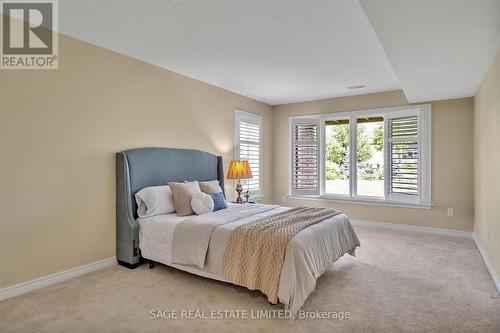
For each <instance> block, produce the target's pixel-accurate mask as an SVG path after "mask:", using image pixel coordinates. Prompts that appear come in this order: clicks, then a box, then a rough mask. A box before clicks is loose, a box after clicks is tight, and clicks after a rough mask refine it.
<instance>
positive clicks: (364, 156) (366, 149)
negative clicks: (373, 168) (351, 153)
mask: <svg viewBox="0 0 500 333" xmlns="http://www.w3.org/2000/svg"><path fill="white" fill-rule="evenodd" d="M370 144H371V142H370V138H369V137H368V135H366V132H365V128H364V127H363V126H359V127H358V152H357V153H358V154H357V155H358V157H357V161H358V163H363V162H366V161H368V160H370V158H372V155H373V153H372V147H371V145H370Z"/></svg>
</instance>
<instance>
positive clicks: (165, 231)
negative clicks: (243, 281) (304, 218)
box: [138, 205, 359, 313]
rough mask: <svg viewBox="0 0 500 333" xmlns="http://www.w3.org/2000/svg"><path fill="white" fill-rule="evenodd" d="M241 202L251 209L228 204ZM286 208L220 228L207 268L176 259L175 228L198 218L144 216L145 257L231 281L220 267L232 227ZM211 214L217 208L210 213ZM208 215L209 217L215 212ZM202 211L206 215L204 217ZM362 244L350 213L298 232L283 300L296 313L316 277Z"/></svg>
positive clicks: (141, 227)
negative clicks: (173, 253)
mask: <svg viewBox="0 0 500 333" xmlns="http://www.w3.org/2000/svg"><path fill="white" fill-rule="evenodd" d="M238 207H241V209H242V210H244V209H245V208H244V206H240V205H230V208H231V209H228V212H229V211H232V210H234V209H235V208H236V209H238ZM286 209H288V208H285V207H277V208H276V207H273V209H271V210H268V211H265V212H263V213H260V214H256V215H254V216H250V217H246V218H242V219H239V220H236V221H234V222H231V223H227V224H224V225H221V226H219V227H217V228H215V229H214V230H213V233H212V236H211V239H210V246H209V247H208V252H207V255H206V261H205V264H204V267H203V269H199V268H197V267H196V266H191V265H180V264H173V263H172V244H173V238H174V231H175V228H176V226H177V225H178V224H180V223H181V222H182V221H184V220H186V219H189V218H192V217H190V216H184V217H179V216H177V215H176V214H165V215H158V216H153V217H144V218H140V219H139V220H138V222H139V247H140V249H141V254H142V256H143V257H144V258H147V259H151V260H154V261H157V262H161V263H163V264H166V265H169V266H172V267H175V268H178V269H181V270H184V271H188V272H190V273H194V274H197V275H201V276H205V277H209V278H213V279H216V280H221V281H227V280H226V279H225V278H223V277H222V276H220V274H219V273H220V272H221V267H222V262H223V259H224V253H225V248H226V245H227V242H228V240H229V235H230V233H231V232H232V230H234V229H235V228H236V227H237V226H238V225H241V224H242V223H247V222H249V221H251V220H253V219H256V218H259V217H262V216H263V215H268V214H274V213H277V212H279V211H283V210H286ZM210 214H215V213H209V214H208V215H210ZM208 215H207V218H210V217H209V216H208ZM202 217H203V215H202V216H200V217H199V218H202ZM186 222H187V221H186ZM356 246H359V241H358V239H357V237H356V234H355V233H354V231H353V229H352V227H351V225H350V223H349V220H348V218H347V216H345V215H344V214H339V215H336V216H333V217H331V218H329V219H327V220H325V221H322V222H319V223H317V224H315V225H312V226H309V227H308V228H305V229H303V230H301V231H300V232H298V233H297V234H296V235H295V236H294V237H293V238H292V239H291V240H290V242H289V244H288V245H287V249H286V254H285V260H284V263H283V268H282V274H281V278H280V285H279V292H278V297H279V300H280V302H282V303H284V304H285V306H287V307H288V308H290V310H291V311H292V312H293V313H295V312H297V311H298V310H299V309H300V307H301V306H302V305H303V303H304V302H305V300H306V299H307V297H308V296H309V294H310V293H311V292H312V291H314V288H315V286H316V279H317V278H318V277H319V276H320V275H321V274H323V273H324V272H325V271H326V270H327V269H328V268H330V267H331V265H332V264H333V263H334V262H335V261H336V260H337V259H338V258H339V257H341V256H342V255H343V254H345V253H350V254H354V249H355V247H356Z"/></svg>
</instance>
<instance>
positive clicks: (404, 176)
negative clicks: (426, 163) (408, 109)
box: [387, 114, 421, 202]
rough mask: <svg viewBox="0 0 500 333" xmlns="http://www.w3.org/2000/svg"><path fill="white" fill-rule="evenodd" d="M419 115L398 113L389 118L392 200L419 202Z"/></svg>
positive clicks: (389, 195)
mask: <svg viewBox="0 0 500 333" xmlns="http://www.w3.org/2000/svg"><path fill="white" fill-rule="evenodd" d="M419 128H420V127H419V116H418V114H409V115H405V116H402V115H394V116H393V117H392V118H389V119H388V138H387V139H388V148H389V163H390V175H389V184H388V185H389V186H388V187H389V188H388V190H389V193H388V197H389V199H390V200H397V201H407V202H419V200H420V199H419V196H420V190H421V189H420V178H421V175H420V170H421V165H420V164H421V156H420V139H419V138H420V133H419Z"/></svg>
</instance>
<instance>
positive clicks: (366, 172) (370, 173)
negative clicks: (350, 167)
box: [358, 168, 384, 180]
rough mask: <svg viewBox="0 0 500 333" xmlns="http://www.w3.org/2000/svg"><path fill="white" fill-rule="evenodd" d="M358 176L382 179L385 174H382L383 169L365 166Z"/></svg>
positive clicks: (368, 178) (367, 178)
mask: <svg viewBox="0 0 500 333" xmlns="http://www.w3.org/2000/svg"><path fill="white" fill-rule="evenodd" d="M358 177H359V178H360V179H363V180H382V179H383V177H384V175H383V174H382V170H381V169H373V170H372V169H370V168H364V169H363V170H361V172H360V173H359V174H358Z"/></svg>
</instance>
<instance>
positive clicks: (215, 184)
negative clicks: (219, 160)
mask: <svg viewBox="0 0 500 333" xmlns="http://www.w3.org/2000/svg"><path fill="white" fill-rule="evenodd" d="M199 184H200V190H201V191H202V192H204V193H207V194H212V193H219V192H222V188H221V187H220V185H219V181H218V180H217V179H216V180H211V181H208V182H199Z"/></svg>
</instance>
